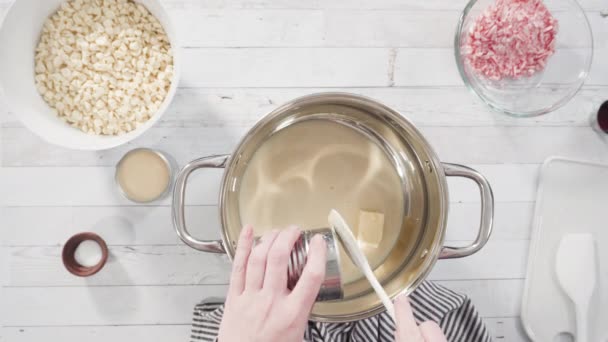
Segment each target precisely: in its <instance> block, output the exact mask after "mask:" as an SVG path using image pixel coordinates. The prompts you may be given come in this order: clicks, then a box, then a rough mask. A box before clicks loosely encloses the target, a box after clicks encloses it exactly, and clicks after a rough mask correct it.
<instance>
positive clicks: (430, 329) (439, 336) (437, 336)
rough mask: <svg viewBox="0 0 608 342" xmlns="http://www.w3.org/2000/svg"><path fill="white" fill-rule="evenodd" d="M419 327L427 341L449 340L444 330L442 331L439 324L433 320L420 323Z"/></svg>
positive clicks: (443, 341)
mask: <svg viewBox="0 0 608 342" xmlns="http://www.w3.org/2000/svg"><path fill="white" fill-rule="evenodd" d="M418 329H420V334H422V337H423V338H424V340H425V341H426V342H447V339H446V337H445V335H444V334H443V331H441V328H440V327H439V325H437V323H435V322H433V321H428V322H424V323H422V324H420V325H419V326H418Z"/></svg>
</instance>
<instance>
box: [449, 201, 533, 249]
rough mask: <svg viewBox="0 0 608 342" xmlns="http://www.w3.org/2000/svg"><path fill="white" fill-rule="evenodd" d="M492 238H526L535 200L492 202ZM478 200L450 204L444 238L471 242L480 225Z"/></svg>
mask: <svg viewBox="0 0 608 342" xmlns="http://www.w3.org/2000/svg"><path fill="white" fill-rule="evenodd" d="M494 206H495V208H494V209H495V211H494V229H493V230H492V240H528V239H529V238H530V230H531V227H532V218H533V216H534V202H495V203H494ZM479 210H480V208H479V203H459V202H452V203H450V212H449V216H448V224H447V229H446V240H464V241H473V240H474V239H475V237H476V236H477V229H478V224H479V217H480V216H479V215H480V212H479Z"/></svg>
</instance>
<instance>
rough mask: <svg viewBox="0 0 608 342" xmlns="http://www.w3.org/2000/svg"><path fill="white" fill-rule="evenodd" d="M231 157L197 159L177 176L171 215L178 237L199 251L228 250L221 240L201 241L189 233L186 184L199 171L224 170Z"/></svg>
mask: <svg viewBox="0 0 608 342" xmlns="http://www.w3.org/2000/svg"><path fill="white" fill-rule="evenodd" d="M229 157H230V155H217V156H209V157H204V158H200V159H196V160H193V161H191V162H190V163H188V164H187V165H186V166H184V168H183V169H182V170H181V171H180V172H179V174H178V175H177V179H176V180H175V188H174V189H173V204H172V209H171V215H172V217H173V226H174V227H175V231H176V232H177V235H178V236H179V237H180V239H182V241H184V243H185V244H186V245H188V246H190V247H192V248H194V249H198V250H199V251H203V252H209V253H226V248H225V247H224V243H223V242H222V241H221V240H199V239H197V238H195V237H193V236H192V235H190V233H189V232H188V229H187V228H186V217H185V215H184V212H185V207H184V199H185V197H186V182H187V181H188V177H189V176H190V174H191V173H192V172H193V171H194V170H197V169H203V168H224V167H225V166H226V162H227V161H228V158H229Z"/></svg>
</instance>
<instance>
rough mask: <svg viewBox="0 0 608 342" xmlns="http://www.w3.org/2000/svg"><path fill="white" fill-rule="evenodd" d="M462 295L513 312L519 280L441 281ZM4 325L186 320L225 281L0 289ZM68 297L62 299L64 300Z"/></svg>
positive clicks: (495, 312)
mask: <svg viewBox="0 0 608 342" xmlns="http://www.w3.org/2000/svg"><path fill="white" fill-rule="evenodd" d="M439 283H440V284H442V285H444V286H447V287H448V288H451V289H454V290H456V291H458V292H463V293H466V294H468V295H469V296H470V297H471V299H472V301H473V303H474V304H475V305H476V306H477V308H478V310H479V313H480V315H481V316H484V317H516V316H517V315H518V314H519V305H520V304H519V302H520V298H521V287H522V286H523V281H522V280H475V281H441V282H439ZM5 292H6V300H5V303H6V305H7V307H10V308H15V309H14V310H12V311H11V313H12V314H11V315H7V316H6V317H5V322H4V324H5V326H8V327H14V326H32V325H34V326H59V325H70V326H71V325H127V324H129V325H130V324H189V323H190V320H191V310H192V306H193V305H194V304H195V303H197V302H198V301H200V300H201V299H203V298H205V297H209V296H222V295H224V293H225V286H168V287H163V286H142V287H133V286H118V287H89V288H86V287H50V288H37V287H30V288H5ZM68 298H69V299H70V300H67V299H68Z"/></svg>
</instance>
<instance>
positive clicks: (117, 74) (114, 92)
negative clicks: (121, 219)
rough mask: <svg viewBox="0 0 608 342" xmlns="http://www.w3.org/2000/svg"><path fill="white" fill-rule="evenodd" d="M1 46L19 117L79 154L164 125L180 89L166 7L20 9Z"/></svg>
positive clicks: (54, 3)
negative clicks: (163, 121) (166, 113)
mask: <svg viewBox="0 0 608 342" xmlns="http://www.w3.org/2000/svg"><path fill="white" fill-rule="evenodd" d="M0 46H2V49H0V86H1V89H2V91H3V95H4V99H5V101H6V103H7V104H8V106H9V109H10V110H11V112H12V113H13V114H14V115H15V116H16V117H17V118H18V119H19V120H20V121H21V122H22V123H23V124H24V126H26V127H27V128H28V129H30V130H31V131H32V132H34V133H35V134H36V135H38V136H39V137H41V138H42V139H43V140H45V141H47V142H49V143H52V144H55V145H59V146H62V147H66V148H70V149H78V150H104V149H109V148H112V147H116V146H119V145H122V144H124V143H127V142H129V141H131V140H133V139H135V138H136V137H138V136H139V135H141V134H142V133H144V132H145V131H146V130H147V129H149V128H150V127H151V126H152V125H153V124H154V123H155V122H157V121H158V120H159V119H160V117H161V116H162V115H163V113H164V112H165V111H166V109H167V107H168V106H169V104H170V102H171V100H172V98H173V96H174V94H175V91H176V88H177V84H178V78H179V70H178V66H179V63H178V62H179V58H178V54H177V51H178V49H177V46H176V38H175V30H174V29H173V26H172V25H171V23H170V20H169V16H168V14H167V12H166V11H165V10H164V9H163V8H162V6H161V4H160V3H159V2H158V1H156V0H142V1H133V0H45V1H39V0H16V1H15V2H14V3H13V5H12V6H11V8H10V9H9V11H8V13H7V14H6V17H5V19H4V23H3V24H2V27H1V28H0Z"/></svg>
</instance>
